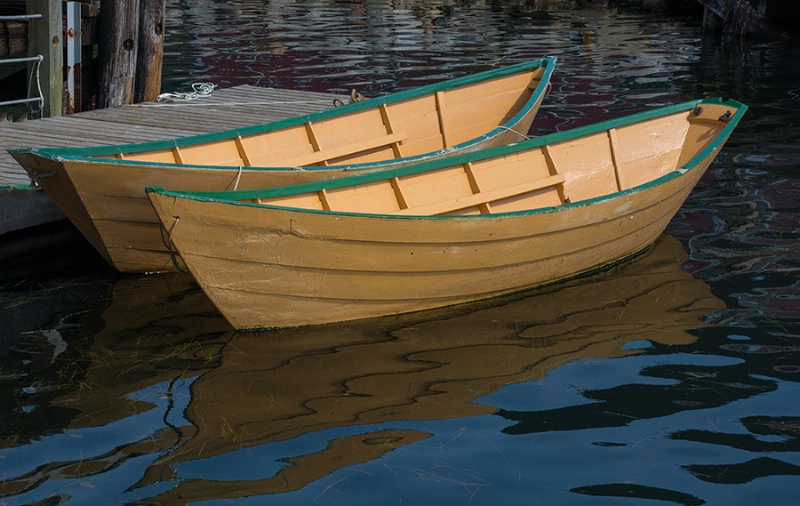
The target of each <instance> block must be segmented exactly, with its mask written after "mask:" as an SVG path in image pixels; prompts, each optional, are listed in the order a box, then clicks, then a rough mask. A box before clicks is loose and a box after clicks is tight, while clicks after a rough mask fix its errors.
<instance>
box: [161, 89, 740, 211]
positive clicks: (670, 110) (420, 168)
mask: <svg viewBox="0 0 800 506" xmlns="http://www.w3.org/2000/svg"><path fill="white" fill-rule="evenodd" d="M702 104H721V105H728V106H730V107H735V108H738V111H737V112H736V113H735V114H734V115H733V116H732V117H731V118H730V119H729V120H728V123H727V124H726V126H725V128H724V129H723V130H722V131H721V132H720V133H719V135H718V136H717V138H716V139H714V141H713V142H712V143H711V144H709V145H708V146H707V147H706V148H705V149H704V150H702V151H701V152H700V153H698V154H697V155H696V156H695V157H694V158H692V159H691V160H689V161H688V162H687V163H686V164H684V165H683V166H681V167H678V168H677V169H676V170H674V171H672V172H670V173H669V174H665V175H663V176H661V177H659V178H657V179H654V180H652V181H650V182H647V183H644V184H641V185H639V186H635V187H633V188H629V189H627V190H622V191H618V192H614V193H609V194H608V195H603V196H600V197H595V198H591V199H586V200H582V201H579V202H571V203H568V204H562V205H559V206H549V207H541V208H536V209H528V210H524V211H514V212H507V213H495V214H479V215H463V216H462V215H458V216H456V215H449V216H420V215H395V214H377V213H354V212H343V211H324V210H319V209H303V208H294V207H290V206H276V205H270V204H257V203H254V202H242V201H241V200H240V199H254V198H269V197H280V196H286V195H291V194H298V193H310V192H315V191H319V190H321V189H323V188H324V189H332V188H341V187H345V186H353V185H357V184H363V183H370V182H374V181H381V180H384V179H391V178H393V177H399V176H405V175H409V174H417V173H420V172H425V171H430V170H435V169H438V168H442V167H448V166H452V165H458V164H463V163H466V162H474V161H476V160H482V159H486V158H494V157H498V156H502V155H506V154H510V153H514V152H517V151H524V150H528V149H532V148H536V147H541V146H544V145H547V144H554V143H557V142H562V141H565V140H569V139H574V138H577V137H582V136H585V135H590V134H594V133H598V132H602V131H605V130H608V129H610V128H618V127H621V126H625V125H630V124H633V123H637V122H641V121H646V120H650V119H655V118H659V117H662V116H668V115H670V114H674V113H677V112H680V111H687V110H691V109H694V108H695V107H697V106H698V105H702ZM746 111H747V106H746V105H744V104H742V103H740V102H737V101H736V100H732V99H729V100H722V99H720V98H710V99H702V100H693V101H690V102H684V103H681V104H675V105H670V106H666V107H660V108H657V109H653V110H648V111H643V112H640V113H635V114H632V115H629V116H625V117H622V118H616V119H611V120H606V121H601V122H599V123H594V124H592V125H586V126H583V127H578V128H574V129H571V130H565V131H563V132H557V133H553V134H548V135H544V136H542V137H538V138H535V139H531V140H527V141H522V142H519V143H517V144H511V145H508V146H500V147H496V148H492V149H487V150H484V151H480V152H476V153H467V154H463V155H458V156H454V157H451V158H447V159H444V160H436V161H431V162H423V163H420V164H417V165H411V166H406V167H400V168H397V169H392V170H386V171H382V172H379V173H369V174H363V175H357V176H349V177H344V178H339V179H333V180H329V181H322V182H317V183H307V184H301V185H293V186H282V187H277V188H267V189H256V190H237V191H218V192H181V191H167V190H164V189H163V188H160V187H147V188H145V192H146V193H158V194H161V195H166V196H172V197H175V198H186V199H191V200H197V201H201V202H221V203H227V204H231V205H239V206H249V207H260V208H269V209H292V210H295V211H299V212H306V213H317V214H330V215H341V216H360V217H374V218H381V219H386V218H392V219H398V220H408V219H415V220H419V219H431V220H453V219H492V218H499V217H512V216H524V215H532V214H547V213H554V212H561V211H565V210H568V209H573V208H578V207H584V206H589V205H592V204H594V203H597V202H602V201H606V200H611V199H616V198H620V197H623V196H626V195H630V194H633V193H638V192H642V191H645V190H647V189H649V188H652V187H654V186H658V185H661V184H664V183H665V182H667V181H669V180H671V179H675V178H677V177H680V176H682V175H683V174H686V173H687V172H689V171H690V170H692V169H693V168H695V167H696V166H697V164H698V163H700V162H701V161H702V160H704V159H705V158H707V157H708V156H710V155H711V154H712V153H713V152H714V151H716V150H717V149H719V147H720V146H721V144H722V143H723V140H725V139H727V138H728V136H729V135H730V134H731V132H732V131H733V130H734V129H735V128H736V125H737V124H738V123H739V120H740V119H741V118H742V116H743V115H744V113H745V112H746Z"/></svg>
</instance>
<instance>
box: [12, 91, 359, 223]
mask: <svg viewBox="0 0 800 506" xmlns="http://www.w3.org/2000/svg"><path fill="white" fill-rule="evenodd" d="M334 98H340V99H344V100H345V101H346V100H347V98H346V97H344V98H343V97H337V96H335V95H330V94H325V93H315V92H307V91H295V90H279V89H274V88H258V87H255V86H247V85H245V86H236V87H233V88H225V89H218V90H215V91H214V92H213V93H211V94H210V95H206V96H201V97H200V98H197V99H195V100H181V99H171V100H167V101H162V102H146V103H142V104H134V105H126V106H121V107H115V108H111V109H98V110H94V111H88V112H82V113H77V114H73V115H70V116H58V117H54V118H44V119H37V120H31V121H23V122H17V123H9V122H6V123H0V235H1V234H4V233H7V232H13V231H17V230H20V229H25V228H29V227H33V226H36V225H40V224H43V223H48V222H51V221H56V220H59V219H64V217H63V215H62V214H61V213H60V211H58V209H56V207H55V205H54V204H52V202H50V200H49V199H48V198H47V197H46V195H43V194H42V192H41V191H28V190H22V189H20V188H19V187H18V185H28V184H29V183H30V179H29V178H28V176H27V174H26V173H25V171H24V170H23V169H22V168H21V167H20V166H19V164H17V162H16V161H15V160H14V158H12V157H11V155H9V154H8V153H7V152H6V150H7V149H10V148H22V147H42V146H57V147H66V146H98V145H108V144H121V143H129V142H142V141H148V140H156V139H165V138H175V137H185V136H187V135H194V134H199V133H206V132H213V131H217V130H226V129H230V128H237V127H243V126H247V125H254V124H259V123H266V122H270V121H276V120H280V119H284V118H288V117H291V116H297V115H301V114H307V113H311V112H315V111H319V110H322V109H327V108H330V107H333V99H334ZM15 186H17V188H14V187H15Z"/></svg>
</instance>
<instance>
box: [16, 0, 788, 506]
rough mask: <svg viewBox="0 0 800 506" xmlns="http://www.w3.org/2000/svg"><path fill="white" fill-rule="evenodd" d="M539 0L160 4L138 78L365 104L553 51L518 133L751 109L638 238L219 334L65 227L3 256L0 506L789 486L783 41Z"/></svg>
mask: <svg viewBox="0 0 800 506" xmlns="http://www.w3.org/2000/svg"><path fill="white" fill-rule="evenodd" d="M541 3H542V2H537V3H533V2H529V3H518V2H504V1H503V2H493V3H490V4H485V3H482V2H456V3H446V4H445V3H441V2H425V3H422V2H394V3H383V2H376V1H371V0H370V1H366V2H313V1H312V2H297V3H289V2H286V3H284V2H259V1H252V0H243V1H239V2H211V1H191V2H190V1H184V2H178V1H175V0H169V1H168V13H167V17H168V27H167V30H168V41H167V54H166V59H165V76H164V82H163V91H187V89H188V87H189V85H190V84H191V83H195V82H211V83H214V84H216V85H219V86H221V87H228V86H233V85H239V84H249V85H255V86H268V87H279V88H294V89H302V90H313V91H323V92H332V93H339V94H340V93H349V91H350V90H351V89H358V90H359V91H361V92H362V93H364V94H365V95H367V96H376V95H380V94H384V93H389V92H392V91H397V90H402V89H407V88H410V87H414V86H418V85H421V84H425V83H429V82H433V81H438V80H441V79H445V78H449V77H453V76H457V75H464V74H468V73H471V72H475V71H479V70H485V69H489V68H495V67H498V66H501V65H506V64H510V63H515V62H519V61H524V60H527V59H532V58H538V57H541V56H545V55H554V56H557V57H558V66H557V69H556V72H555V75H554V77H553V89H552V91H551V93H550V96H549V97H548V98H547V100H546V103H545V105H544V107H543V109H542V113H541V114H540V117H539V118H538V119H537V122H536V124H535V125H534V132H533V133H538V132H540V131H548V130H554V129H557V130H564V129H567V128H571V127H574V126H578V125H582V124H586V123H589V122H592V121H597V120H600V119H606V118H610V117H618V116H621V115H623V114H626V113H629V112H633V111H639V110H643V109H645V108H647V107H651V106H658V105H664V104H669V103H674V102H679V101H684V100H689V99H693V98H697V97H709V96H722V97H732V98H735V99H737V100H739V101H742V102H744V103H746V104H748V105H749V106H750V110H749V112H748V114H747V116H746V117H745V119H744V120H743V121H742V123H741V124H740V126H739V127H738V128H737V130H736V131H735V133H734V135H733V136H732V137H731V139H730V140H729V142H728V144H727V146H726V147H725V149H724V151H723V152H722V153H721V154H720V155H719V157H718V158H717V159H716V161H715V162H714V163H713V165H712V166H711V168H710V169H709V171H708V173H707V174H706V176H705V177H704V178H703V180H702V181H701V182H700V184H699V185H698V186H697V188H696V189H695V191H694V192H693V193H692V195H691V196H690V197H689V199H688V200H687V201H686V203H685V205H684V207H683V208H682V209H681V211H680V212H679V214H678V215H677V216H676V217H675V219H673V221H672V223H671V224H670V226H669V229H668V234H666V235H664V236H663V237H662V238H661V240H660V241H659V242H658V243H657V244H656V246H655V247H654V248H653V249H652V251H651V252H650V253H649V254H648V255H646V256H643V257H641V258H639V259H638V260H636V261H635V262H633V263H631V264H629V265H627V266H625V267H622V268H620V269H617V270H614V271H612V272H609V273H605V274H603V275H600V276H597V277H594V278H590V279H587V280H583V281H581V282H579V283H576V284H573V285H568V286H561V287H557V288H555V289H551V290H549V291H546V292H541V291H540V292H532V293H526V294H521V295H519V296H517V297H514V298H510V299H503V300H500V301H495V302H494V303H492V304H478V305H473V306H468V307H462V308H457V309H452V310H443V311H437V312H434V313H422V314H418V315H413V316H407V317H395V318H385V319H378V320H373V321H365V322H356V323H351V324H342V325H331V326H322V327H315V328H308V329H300V330H286V331H275V332H264V333H247V334H237V333H235V332H233V330H232V329H231V328H230V327H229V326H228V325H227V323H226V322H225V321H224V319H223V318H222V317H221V316H219V314H218V313H217V312H216V311H215V309H214V307H213V306H212V305H211V303H210V302H209V301H208V299H207V298H205V296H204V295H203V294H202V292H201V291H200V290H199V289H198V288H197V286H196V285H195V284H194V283H193V282H192V280H191V279H190V278H187V277H185V276H181V275H163V276H118V275H116V274H114V273H112V272H111V271H110V270H109V269H108V268H106V267H104V266H103V264H102V263H101V261H100V260H99V257H98V256H97V255H96V254H94V252H93V251H91V249H90V248H89V247H88V246H87V245H86V244H85V243H83V242H82V241H81V240H80V239H77V238H76V237H75V236H74V234H73V235H70V232H69V231H65V232H63V233H64V234H65V236H66V237H67V239H66V240H65V241H64V245H63V246H62V247H59V248H58V251H54V250H52V249H48V250H44V251H40V252H38V253H37V254H35V255H31V256H28V257H26V258H21V259H12V260H9V261H6V262H5V263H4V265H3V266H2V267H0V313H1V314H2V321H3V328H2V330H0V332H2V336H3V338H4V339H5V341H4V342H13V343H14V344H13V345H12V346H10V347H7V348H8V349H3V350H0V365H2V368H1V369H0V391H1V392H2V397H0V398H2V405H0V476H1V478H0V506H5V505H22V504H47V505H55V504H70V505H78V504H92V505H95V504H134V503H137V504H163V505H177V504H203V505H222V504H237V505H239V504H241V505H249V504H264V505H266V504H269V505H272V504H303V505H305V504H347V505H354V504H437V505H441V504H473V505H478V504H490V505H497V504H542V505H592V506H596V505H620V504H637V505H638V504H679V505H701V504H708V505H726V506H729V505H753V504H763V505H770V506H772V505H783V504H786V505H793V504H798V503H800V407H798V403H797V398H798V386H799V384H798V380H800V275H799V274H798V269H800V244H798V238H799V237H800V224H799V221H800V176H798V171H800V66H798V65H797V62H798V61H800V49H799V48H798V47H797V44H793V43H790V42H783V41H780V42H748V43H744V42H741V41H728V42H726V43H720V42H719V41H716V42H715V41H701V39H700V37H699V23H700V14H697V15H694V16H684V17H675V16H670V15H668V14H658V15H657V14H652V13H640V12H637V11H631V10H627V11H626V10H601V9H579V10H561V11H559V10H554V9H550V10H547V9H544V10H542V9H539V10H537V9H536V8H535V7H534V5H535V4H541ZM137 501H138V502H137Z"/></svg>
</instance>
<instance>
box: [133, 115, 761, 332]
mask: <svg viewBox="0 0 800 506" xmlns="http://www.w3.org/2000/svg"><path fill="white" fill-rule="evenodd" d="M745 110H746V106H745V105H743V104H740V103H738V102H735V101H732V100H730V101H721V100H718V99H710V100H696V101H692V102H687V103H683V104H678V105H673V106H668V107H662V108H658V109H654V110H650V111H646V112H642V113H638V114H634V115H631V116H628V117H626V118H621V119H615V120H610V121H605V122H602V123H598V124H594V125H590V126H587V127H582V128H578V129H575V130H572V131H568V132H561V133H556V134H550V135H546V136H542V137H539V138H537V139H531V140H528V141H524V142H520V143H518V144H516V145H511V146H502V147H498V148H494V149H491V150H487V151H484V152H481V153H472V154H467V155H459V156H457V157H454V158H451V159H446V160H438V161H435V162H429V163H422V164H418V165H415V166H408V167H404V168H399V169H393V170H391V171H387V172H383V173H376V174H368V175H363V176H353V177H350V178H342V179H338V180H332V181H327V182H323V183H312V184H307V185H300V186H294V187H283V188H273V189H265V190H250V191H238V192H176V191H165V190H163V189H160V188H148V189H147V193H148V195H149V197H150V200H151V201H152V203H153V206H154V208H155V210H156V212H157V214H158V216H159V218H160V220H161V221H162V223H163V227H164V230H165V235H166V236H167V237H169V240H170V241H171V243H172V244H174V246H175V248H176V249H177V252H178V253H179V254H180V256H181V257H182V258H183V260H184V261H185V263H186V265H187V266H188V267H189V269H190V270H191V272H192V274H193V275H194V277H195V279H196V280H197V281H198V284H199V285H200V286H201V287H202V288H203V289H204V290H205V292H206V293H207V294H208V296H209V298H210V299H211V300H212V301H213V302H214V303H215V305H216V306H217V308H219V310H220V311H221V312H222V314H223V315H224V316H225V317H226V318H227V319H228V321H230V323H231V324H232V325H233V326H234V327H235V328H237V329H240V330H241V329H256V328H264V327H266V328H269V327H291V326H300V325H310V324H321V323H329V322H336V321H343V320H352V319H359V318H366V317H372V316H379V315H386V314H392V313H404V312H410V311H417V310H422V309H430V308H434V307H441V306H447V305H451V304H458V303H463V302H467V301H471V300H476V299H482V298H489V297H494V296H497V295H500V294H504V293H508V292H514V291H518V290H521V289H523V288H526V287H530V286H537V285H543V284H548V283H552V282H556V281H559V280H564V279H566V278H571V277H574V276H578V275H581V274H585V273H589V272H592V271H596V270H598V269H602V268H604V267H606V266H609V265H613V264H615V263H617V262H620V261H622V260H624V259H627V258H629V257H631V256H632V255H636V254H637V253H639V252H641V251H643V250H644V249H645V248H647V247H648V246H649V245H650V244H652V243H653V241H655V239H656V238H657V237H658V236H659V235H660V234H661V233H662V232H663V231H664V229H665V227H666V226H667V223H668V222H669V221H670V219H671V218H672V216H674V214H675V213H676V212H677V211H678V209H679V208H680V207H681V205H682V204H683V201H684V200H685V199H686V197H687V195H688V194H689V192H690V191H691V190H692V188H693V187H694V186H695V184H696V183H697V181H698V180H699V179H700V177H701V176H702V174H703V173H704V171H705V170H706V168H707V167H708V165H709V164H710V163H711V161H712V160H713V158H714V157H715V155H716V154H717V153H718V152H719V151H720V149H721V148H722V147H723V145H724V144H725V142H726V140H727V138H728V136H729V135H730V134H731V132H732V131H733V129H734V128H735V126H736V124H737V123H738V122H739V120H740V118H741V117H742V115H743V114H744V112H745Z"/></svg>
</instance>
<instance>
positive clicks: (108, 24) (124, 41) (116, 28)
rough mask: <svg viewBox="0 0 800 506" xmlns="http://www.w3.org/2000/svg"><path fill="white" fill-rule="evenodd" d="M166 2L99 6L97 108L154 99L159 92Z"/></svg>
mask: <svg viewBox="0 0 800 506" xmlns="http://www.w3.org/2000/svg"><path fill="white" fill-rule="evenodd" d="M165 9H166V2H165V0H103V1H102V2H101V4H100V27H99V37H98V44H99V45H100V51H99V56H100V57H99V61H98V63H99V66H100V72H99V76H100V77H99V83H98V90H97V107H98V108H103V107H115V106H118V105H123V104H130V103H134V102H142V101H145V100H155V99H156V97H157V96H158V94H159V93H160V91H161V65H162V64H161V62H162V59H163V54H164V15H165V14H164V13H165Z"/></svg>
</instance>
